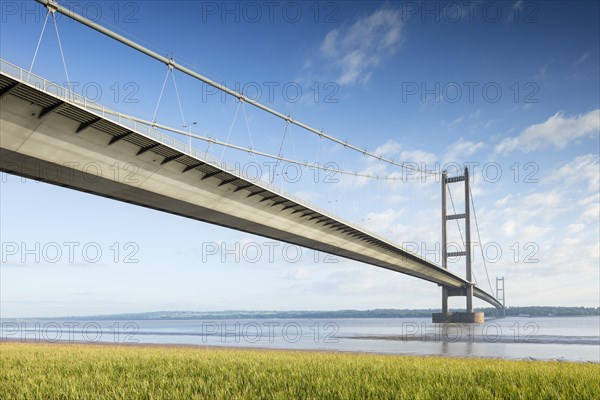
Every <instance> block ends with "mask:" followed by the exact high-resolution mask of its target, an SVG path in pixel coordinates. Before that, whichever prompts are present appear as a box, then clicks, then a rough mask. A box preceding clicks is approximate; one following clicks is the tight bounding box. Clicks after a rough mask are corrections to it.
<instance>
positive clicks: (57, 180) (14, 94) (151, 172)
mask: <svg viewBox="0 0 600 400" xmlns="http://www.w3.org/2000/svg"><path fill="white" fill-rule="evenodd" d="M0 94H1V95H2V103H1V107H0V134H1V136H0V170H2V171H3V172H8V173H11V174H15V175H20V176H25V177H28V178H32V179H37V180H40V181H44V182H47V183H50V184H54V185H59V186H63V187H67V188H70V189H75V190H79V191H83V192H87V193H92V194H95V195H99V196H103V197H107V198H111V199H115V200H119V201H123V202H127V203H131V204H136V205H139V206H143V207H147V208H152V209H155V210H159V211H163V212H168V213H171V214H176V215H180V216H184V217H187V218H192V219H195V220H198V221H204V222H208V223H211V224H216V225H220V226H224V227H228V228H233V229H236V230H239V231H244V232H248V233H251V234H256V235H260V236H264V237H267V238H272V239H275V240H280V241H284V242H288V243H292V244H296V245H300V246H303V247H307V248H311V249H315V250H318V251H322V252H325V253H330V254H335V255H337V256H340V257H344V258H348V259H351V260H355V261H359V262H363V263H366V264H370V265H374V266H378V267H381V268H386V269H389V270H393V271H397V272H401V273H404V274H408V275H412V276H415V277H417V278H420V279H425V280H428V281H430V282H434V283H437V284H439V285H441V286H443V287H446V288H449V289H456V290H460V289H461V288H465V287H466V286H467V282H466V281H465V280H464V279H462V278H461V277H459V276H457V275H455V274H453V273H452V272H450V271H448V270H445V269H442V268H440V267H438V266H437V265H435V264H432V263H430V262H429V261H427V260H424V259H422V258H420V257H418V256H417V255H415V254H412V253H409V252H407V251H405V250H404V249H402V248H400V247H399V246H397V245H395V244H394V243H391V242H389V241H387V240H385V239H382V238H380V237H377V236H376V235H374V234H371V233H369V232H365V231H364V230H362V229H361V228H359V227H356V226H353V225H351V224H349V223H346V222H342V221H340V220H338V219H336V218H335V217H333V216H330V215H327V214H326V213H325V212H323V211H317V210H316V209H314V208H311V207H310V206H308V205H306V204H303V203H301V202H299V201H298V200H296V199H292V198H290V197H286V196H285V195H282V194H280V193H277V192H275V191H274V190H273V189H272V188H268V187H266V186H264V185H261V184H260V183H257V182H253V181H250V180H247V179H245V178H243V177H241V176H240V175H237V174H235V173H233V172H232V171H226V170H224V169H223V168H222V167H221V166H219V165H214V164H212V163H211V162H209V161H207V160H206V159H202V158H199V157H197V156H192V155H190V154H186V153H185V152H184V151H183V150H182V149H181V148H180V147H181V146H180V147H177V146H175V141H173V140H172V139H171V140H170V142H171V144H166V143H165V141H164V138H163V139H162V140H159V139H158V138H154V137H152V136H150V135H148V134H142V133H140V132H138V131H136V130H132V129H131V127H129V126H127V125H125V124H124V123H122V121H121V120H119V122H115V121H114V119H113V118H108V117H106V116H103V115H99V114H98V113H95V112H93V111H92V110H90V109H89V108H84V107H82V106H81V105H79V104H73V103H71V102H69V101H65V100H64V99H63V98H61V97H58V96H55V95H52V94H50V93H48V92H47V91H42V90H40V89H38V88H35V87H33V86H32V85H29V84H27V83H24V82H22V81H21V80H20V79H19V78H18V77H15V76H11V75H8V74H5V73H4V72H3V73H2V74H1V75H0ZM115 162H117V163H119V165H120V166H125V165H131V166H132V171H134V170H135V173H134V174H133V175H132V176H121V177H119V178H118V179H115V176H114V174H113V173H112V171H113V170H112V169H111V167H112V168H113V169H114V165H115ZM90 165H93V166H94V168H93V169H90ZM90 171H91V174H92V175H90ZM98 171H99V172H100V174H99V175H98V174H97V172H98ZM474 295H475V297H478V298H480V299H483V300H485V301H487V302H489V303H490V304H492V305H494V306H496V307H501V305H500V304H499V303H498V302H497V301H496V299H494V298H493V297H492V296H491V295H489V294H488V293H486V292H484V291H483V290H480V289H479V288H477V287H475V288H474Z"/></svg>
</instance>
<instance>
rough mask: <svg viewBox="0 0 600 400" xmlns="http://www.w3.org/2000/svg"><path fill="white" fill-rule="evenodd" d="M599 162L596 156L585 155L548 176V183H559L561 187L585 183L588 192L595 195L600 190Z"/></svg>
mask: <svg viewBox="0 0 600 400" xmlns="http://www.w3.org/2000/svg"><path fill="white" fill-rule="evenodd" d="M598 171H600V162H599V161H598V155H597V154H585V155H581V156H577V157H575V159H574V160H573V161H571V162H569V163H567V164H565V165H564V166H562V167H560V168H559V169H558V170H557V171H555V172H553V173H552V174H551V175H550V176H549V180H550V181H557V180H558V181H561V184H562V185H563V186H566V185H568V186H573V185H579V184H580V183H582V182H584V183H587V189H588V191H590V192H595V193H597V192H598V190H600V174H599V173H598Z"/></svg>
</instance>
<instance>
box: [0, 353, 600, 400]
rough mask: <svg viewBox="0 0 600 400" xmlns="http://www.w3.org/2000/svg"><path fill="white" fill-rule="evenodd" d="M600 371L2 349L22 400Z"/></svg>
mask: <svg viewBox="0 0 600 400" xmlns="http://www.w3.org/2000/svg"><path fill="white" fill-rule="evenodd" d="M599 375H600V365H598V364H581V363H568V362H540V361H535V362H531V361H508V360H492V359H461V358H444V357H407V356H381V355H372V354H352V353H327V352H310V351H302V352H296V351H277V350H271V351H263V350H249V349H230V348H218V349H217V348H193V347H189V346H186V347H180V346H146V345H135V346H114V345H100V344H98V345H86V344H47V343H17V342H4V343H0V387H1V389H0V391H1V396H0V397H2V398H3V399H19V398H39V399H42V398H43V399H48V398H59V397H60V398H115V399H116V398H169V399H184V398H185V399H187V398H230V399H231V398H240V399H241V398H244V399H246V398H320V399H326V398H402V397H405V398H423V399H425V398H427V399H429V398H450V399H451V398H457V399H458V398H461V399H464V398H536V399H537V398H569V399H576V398H577V399H587V398H589V399H595V398H599V397H600V388H599V385H598V381H597V378H598V376H599Z"/></svg>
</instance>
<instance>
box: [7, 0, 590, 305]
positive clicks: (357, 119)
mask: <svg viewBox="0 0 600 400" xmlns="http://www.w3.org/2000/svg"><path fill="white" fill-rule="evenodd" d="M60 3H61V4H63V5H65V6H66V7H69V8H71V7H75V8H74V9H75V11H77V12H79V13H82V14H83V15H86V16H88V17H89V18H91V19H92V20H94V21H96V22H99V23H101V24H103V25H105V26H107V27H110V28H112V29H116V30H118V31H119V32H121V33H124V34H125V35H126V36H128V37H131V38H135V40H137V41H140V42H142V43H144V44H146V45H148V46H149V47H151V48H152V49H153V50H155V51H157V52H159V53H160V54H165V55H174V58H175V60H176V61H177V62H179V63H181V64H184V65H186V66H189V67H191V68H192V69H194V70H196V71H198V72H200V73H202V74H205V75H206V76H208V77H210V78H211V79H214V80H216V81H218V82H220V83H223V84H225V85H227V86H229V87H232V88H236V87H237V88H244V90H245V92H246V94H247V95H248V96H250V97H255V98H257V99H258V100H259V101H261V102H263V103H265V104H267V105H269V106H271V107H273V108H275V109H278V110H281V111H282V112H285V113H289V114H290V115H292V116H293V117H294V118H296V119H299V120H302V121H304V122H307V123H309V124H311V125H313V126H315V127H317V128H319V129H324V130H325V131H326V132H328V133H330V134H332V135H334V136H336V137H339V138H340V139H342V140H348V141H349V142H351V143H353V144H355V145H357V146H359V147H361V148H367V149H369V150H372V151H373V152H374V153H376V154H381V155H384V156H387V157H389V158H393V159H394V160H397V161H404V162H415V163H418V164H419V165H423V166H424V167H425V168H427V169H438V168H441V166H443V165H446V164H448V163H451V162H456V163H465V162H467V163H471V164H470V165H472V166H473V168H474V169H473V175H474V182H473V192H474V200H475V206H476V210H477V217H478V222H479V225H480V226H479V228H480V230H481V239H482V242H483V243H484V244H485V248H486V250H487V251H488V262H487V266H488V271H489V275H490V280H491V282H492V285H494V280H495V277H496V276H505V277H506V294H507V296H506V297H507V304H508V305H509V306H510V305H572V306H597V305H598V303H599V300H600V298H599V296H600V292H599V286H600V280H599V268H598V265H599V247H598V242H599V239H600V238H599V236H600V232H599V224H600V222H599V208H600V203H599V195H598V193H599V179H600V176H599V160H598V155H599V125H600V121H599V120H600V114H599V108H600V104H599V103H600V92H599V87H600V83H599V76H600V71H599V66H600V62H599V52H598V49H599V47H600V46H599V43H598V42H599V35H600V29H599V19H598V15H599V11H600V10H599V4H598V3H597V2H587V1H585V2H573V1H569V2H561V1H553V2H527V1H525V2H522V1H517V2H473V3H462V2H461V3H460V7H458V6H457V5H456V3H444V2H427V3H424V2H375V1H369V2H358V1H357V2H354V1H353V2H339V3H335V2H320V3H301V2H282V3H280V2H275V3H273V6H269V5H267V4H271V3H262V2H250V3H248V2H229V3H222V2H191V1H183V2H177V1H174V2H162V1H148V2H145V1H140V2H113V1H102V2H79V3H74V2H60ZM1 4H2V10H1V11H2V16H1V35H0V46H1V48H0V50H1V56H2V58H3V59H5V60H7V61H9V62H11V63H14V64H16V65H19V66H21V67H23V68H26V69H28V68H29V67H30V65H31V62H32V58H33V55H34V51H35V48H36V45H37V42H38V39H39V37H40V32H41V30H42V25H43V22H44V17H45V9H44V8H43V7H41V6H39V5H37V3H35V2H33V1H24V2H8V1H3V2H2V3H1ZM57 27H58V30H59V33H60V38H61V43H62V46H63V50H64V55H65V61H66V66H67V69H68V73H69V77H70V80H71V81H72V82H75V83H74V84H73V87H74V88H75V91H77V92H78V93H83V94H85V95H87V96H88V97H91V98H93V99H95V100H97V101H98V102H99V103H101V104H103V105H105V106H107V107H109V108H113V109H115V110H117V111H121V112H123V113H129V114H132V115H136V116H138V117H142V118H145V119H152V118H153V116H154V111H155V109H157V113H156V120H157V121H158V122H160V123H164V124H167V125H172V126H174V127H177V128H181V127H182V126H183V125H190V124H192V123H193V122H196V124H194V125H193V126H192V130H193V132H194V133H197V134H202V135H207V136H212V137H216V138H218V139H220V140H226V141H228V142H231V143H235V144H238V145H241V146H245V147H247V146H252V147H253V148H255V149H258V150H262V151H265V152H269V153H273V154H278V152H279V150H280V149H281V151H282V154H283V155H284V156H286V157H289V158H294V159H299V160H302V161H309V162H317V163H319V164H321V165H322V164H324V163H327V162H330V163H334V165H337V166H338V167H339V168H341V169H344V170H351V171H358V172H362V173H367V174H373V175H379V176H393V177H394V176H395V177H398V176H401V175H402V171H401V170H400V169H398V168H397V167H392V166H389V165H387V166H386V165H385V164H382V163H379V162H376V161H375V160H372V159H368V158H366V157H364V156H362V155H360V154H357V153H353V152H351V151H349V150H347V149H344V148H343V147H341V146H338V145H335V144H333V143H331V142H325V141H321V140H319V138H318V137H316V136H314V135H311V134H309V133H308V132H304V131H301V130H300V129H299V128H294V127H292V128H290V129H289V130H288V131H287V132H286V133H285V138H283V136H284V124H283V123H282V122H281V121H280V120H277V119H275V118H273V117H271V116H269V115H266V114H265V113H264V112H261V111H259V110H256V109H253V108H252V107H250V106H248V105H245V106H242V107H240V106H239V105H238V104H237V103H236V102H234V101H233V100H232V99H229V98H225V97H222V96H221V95H220V94H217V93H215V92H214V91H213V90H212V89H210V88H207V87H206V86H204V85H203V84H201V83H200V82H198V81H195V80H193V79H191V78H189V77H187V76H184V75H183V74H181V73H179V72H175V73H174V77H175V81H176V84H177V89H178V92H179V95H180V99H181V104H182V109H183V114H184V121H182V118H181V115H180V110H179V107H178V102H177V96H176V92H175V86H174V84H173V80H172V78H171V77H170V76H169V77H168V80H167V81H166V82H167V83H166V85H165V89H164V93H163V95H162V97H161V102H160V105H159V106H158V108H157V102H158V98H159V94H160V92H161V87H162V84H163V80H164V79H165V75H166V72H167V68H166V66H165V65H163V64H161V63H159V62H157V61H154V60H152V59H150V58H148V57H146V56H144V55H141V54H140V53H137V52H135V51H134V50H132V49H130V48H127V47H126V46H124V45H122V44H120V43H118V42H116V41H114V40H111V39H109V38H107V37H105V36H103V35H101V34H99V33H97V32H95V31H93V30H91V29H89V28H86V27H84V26H82V25H80V24H78V23H75V22H72V21H70V20H68V19H67V18H65V17H62V16H59V17H58V23H57ZM33 73H36V74H39V75H41V76H44V77H46V78H48V79H52V80H55V81H57V82H60V83H64V82H65V81H66V77H65V72H64V69H63V64H62V61H61V58H60V51H59V47H58V44H57V39H56V32H55V29H54V25H53V24H52V22H49V23H48V25H47V27H46V30H45V33H44V35H43V37H42V41H41V45H40V50H39V52H38V54H37V57H36V61H35V64H34V66H33ZM317 94H318V96H317ZM236 111H237V112H236ZM194 145H195V146H197V147H199V148H202V149H206V144H204V143H202V142H201V141H199V140H195V141H194ZM209 150H210V152H211V154H212V155H214V156H216V157H222V158H223V159H224V160H226V161H228V162H230V163H239V164H240V166H248V165H258V166H260V174H261V175H262V177H263V178H264V179H271V178H272V179H273V180H274V183H275V184H276V185H278V186H280V187H282V188H283V189H285V190H286V191H289V192H292V193H294V194H296V195H298V196H300V197H303V198H305V199H307V200H309V201H311V202H313V203H314V204H317V205H319V206H321V207H323V208H326V209H328V210H330V211H332V212H335V213H337V214H339V215H341V216H343V217H344V218H346V219H349V220H352V221H354V222H356V223H359V224H361V225H363V226H366V227H367V228H368V229H370V230H372V231H375V232H377V233H379V234H381V235H383V236H386V237H388V238H390V239H391V240H394V241H395V242H397V243H401V244H404V245H405V246H407V247H409V248H411V249H414V250H415V251H417V252H419V253H421V254H422V255H424V256H427V257H429V258H431V259H433V260H437V261H439V259H436V255H435V250H436V248H437V249H438V250H439V241H440V188H439V184H438V183H437V182H435V180H434V179H429V180H427V182H421V181H419V180H408V181H398V180H396V181H382V180H372V179H371V180H369V179H361V178H354V177H343V176H341V175H336V176H334V180H337V181H338V183H332V182H329V181H326V180H325V179H324V178H325V177H324V176H323V174H321V175H319V176H318V177H317V179H315V176H314V170H308V169H300V170H299V171H301V179H299V181H298V182H292V179H290V178H289V176H290V175H288V179H285V176H284V175H282V166H278V169H277V171H276V173H275V175H274V176H269V172H268V171H269V164H266V163H267V162H269V161H271V160H268V159H263V158H260V157H254V156H250V155H249V154H247V153H244V152H241V153H240V152H236V151H235V150H231V149H229V150H226V151H223V149H222V148H218V147H215V146H213V147H212V148H210V149H209ZM252 163H256V164H252ZM287 168H288V169H286V171H287V172H288V174H291V173H292V172H296V171H297V169H296V168H295V167H294V166H293V165H292V166H287ZM103 173H104V174H108V173H111V171H103ZM499 173H500V175H499ZM315 180H316V181H317V182H316V183H315ZM0 188H1V218H2V224H1V234H2V246H3V248H2V251H3V254H2V257H3V259H2V267H1V269H0V273H1V283H0V284H1V293H0V296H1V297H0V298H1V301H2V302H1V305H0V311H1V313H2V317H16V316H58V315H86V314H103V313H118V312H138V311H140V312H141V311H152V310H176V309H186V310H236V309H261V310H266V309H280V310H290V309H313V310H323V309H342V308H357V309H366V308H421V307H422V308H427V307H439V306H440V304H439V303H440V293H439V292H440V290H439V288H438V287H436V286H435V285H433V284H430V283H427V282H424V281H419V280H416V279H413V278H410V277H408V276H403V275H399V274H395V273H393V272H389V271H384V270H379V269H377V268H374V267H370V266H366V265H360V264H358V263H355V262H351V261H347V260H343V259H335V258H334V259H333V260H331V259H326V258H325V255H322V254H321V255H318V254H317V255H315V254H314V253H313V252H312V251H309V250H306V249H304V250H302V249H296V248H289V247H286V246H284V245H283V244H273V243H271V241H270V240H268V239H263V238H260V237H255V236H251V235H248V234H243V233H239V232H235V231H232V230H227V229H224V228H219V227H215V226H211V225H208V224H203V223H199V222H195V221H191V220H186V219H183V218H180V217H176V216H172V215H168V214H162V213H159V212H155V211H150V210H145V209H142V208H138V207H134V206H131V205H128V204H122V203H118V202H115V201H111V200H107V199H101V198H97V197H93V196H91V195H87V194H82V193H77V192H74V191H69V190H65V189H61V188H57V187H52V186H48V185H45V184H42V183H38V182H33V181H23V180H22V179H21V178H18V177H15V176H7V175H3V176H2V183H1V186H0ZM453 194H454V197H455V200H456V202H457V203H458V204H457V206H458V207H460V206H461V204H462V198H461V196H460V191H459V189H458V187H457V188H456V189H454V192H453ZM450 240H453V241H456V242H459V241H460V238H459V237H458V234H457V231H456V230H454V231H453V232H452V233H451V237H450ZM65 243H75V244H73V245H66V244H65ZM115 243H116V246H115ZM436 243H437V247H436ZM11 246H12V247H11ZM15 246H16V247H15ZM69 246H72V248H73V257H72V258H71V257H70V255H69V249H70V248H71V247H69ZM236 246H237V251H236ZM117 248H118V249H119V251H118V253H117V250H116V249H117ZM25 249H33V250H32V251H31V252H29V253H28V252H27V251H25ZM57 249H58V251H60V252H61V256H60V257H59V256H58V255H57V254H58V253H56V251H57ZM83 249H86V250H85V251H83ZM215 249H216V250H215ZM227 249H229V250H231V252H229V253H228V252H227V251H224V250H227ZM97 250H100V251H101V252H102V255H101V256H96V253H95V252H96V251H97ZM498 250H500V252H501V255H496V253H498ZM477 251H478V250H477ZM86 252H88V253H86ZM298 252H300V254H298ZM438 252H439V251H438ZM13 253H14V254H13ZM213 253H214V254H213ZM230 253H236V254H235V255H232V254H230ZM127 256H129V257H127ZM236 256H239V257H238V259H236ZM36 257H37V258H36ZM438 257H439V256H438ZM253 261H255V262H253ZM450 268H451V269H452V270H453V271H455V272H457V273H463V269H464V268H463V267H462V264H461V263H460V262H456V263H452V264H451V265H450ZM474 268H475V273H476V277H477V282H478V284H479V285H480V286H481V287H482V288H484V289H488V290H489V285H488V281H487V278H486V273H485V270H484V268H483V263H482V260H481V257H480V256H479V255H477V256H476V258H475V266H474ZM462 304H463V300H461V299H452V302H451V306H462ZM477 304H479V303H477ZM480 305H482V304H480Z"/></svg>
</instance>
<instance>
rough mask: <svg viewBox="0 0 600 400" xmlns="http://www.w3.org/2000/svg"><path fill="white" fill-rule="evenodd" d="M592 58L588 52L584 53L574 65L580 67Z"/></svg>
mask: <svg viewBox="0 0 600 400" xmlns="http://www.w3.org/2000/svg"><path fill="white" fill-rule="evenodd" d="M589 56H590V52H589V51H586V52H585V53H583V54H582V55H581V56H580V57H579V58H578V59H577V60H576V61H575V62H574V63H573V65H579V64H581V63H582V62H584V61H585V60H587V58H588V57H589Z"/></svg>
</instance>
